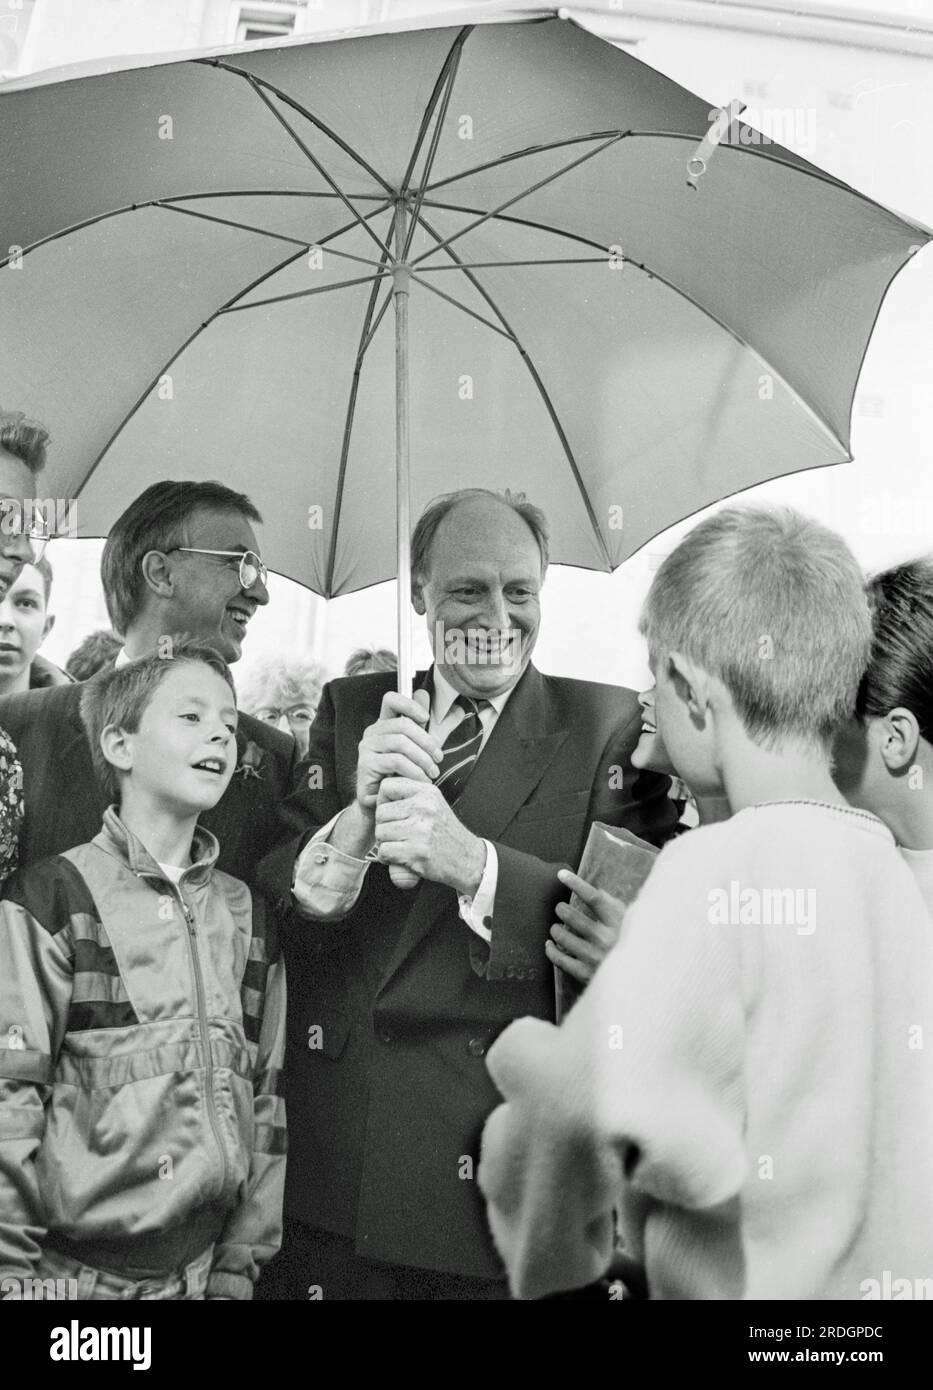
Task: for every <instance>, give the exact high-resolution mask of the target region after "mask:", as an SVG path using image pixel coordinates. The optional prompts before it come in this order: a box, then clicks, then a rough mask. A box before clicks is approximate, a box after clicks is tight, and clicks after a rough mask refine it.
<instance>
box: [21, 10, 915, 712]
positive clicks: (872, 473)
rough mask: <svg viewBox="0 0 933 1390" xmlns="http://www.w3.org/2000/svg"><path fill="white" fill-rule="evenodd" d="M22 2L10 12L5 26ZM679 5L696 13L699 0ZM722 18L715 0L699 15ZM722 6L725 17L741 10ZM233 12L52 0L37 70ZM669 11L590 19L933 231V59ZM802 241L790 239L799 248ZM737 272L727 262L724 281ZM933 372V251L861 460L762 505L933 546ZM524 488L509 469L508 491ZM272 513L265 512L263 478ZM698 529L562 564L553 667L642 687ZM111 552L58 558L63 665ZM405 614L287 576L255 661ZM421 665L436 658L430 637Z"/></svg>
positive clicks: (864, 403) (553, 579) (261, 624)
mask: <svg viewBox="0 0 933 1390" xmlns="http://www.w3.org/2000/svg"><path fill="white" fill-rule="evenodd" d="M5 3H6V0H0V13H2V11H3V8H4V4H5ZM763 3H770V4H772V5H773V4H774V3H775V0H763ZM258 7H259V6H258V4H257V6H256V7H255V8H258ZM452 8H458V7H455V6H451V5H446V6H445V5H444V4H443V3H433V4H432V3H431V0H428V3H427V4H424V5H419V4H418V0H404V3H398V4H393V3H391V0H385V2H384V3H371V4H367V3H366V0H351V2H350V3H341V2H340V0H321V5H320V6H319V7H318V6H316V5H315V4H313V3H312V4H311V5H309V6H307V7H304V8H303V9H302V11H301V12H300V26H301V28H302V29H304V30H311V29H323V28H328V29H329V28H337V27H340V26H342V25H345V24H353V23H358V22H360V21H361V20H363V19H365V18H366V17H367V15H368V16H369V17H370V18H371V19H372V20H378V19H379V18H380V17H382V18H390V17H396V16H401V15H403V14H412V13H418V12H421V13H427V12H436V13H438V15H439V16H442V15H443V13H444V11H445V9H446V10H447V11H449V10H450V9H452ZM512 8H514V6H513V7H512ZM673 8H676V9H677V10H678V11H679V12H687V13H689V7H688V6H686V5H683V4H681V5H679V6H674V7H673ZM711 8H712V7H711V6H709V5H706V6H703V5H699V6H698V7H697V13H698V14H699V13H701V11H702V12H708V11H709V10H710V9H711ZM715 8H716V10H717V11H718V12H720V13H722V12H725V11H726V10H727V9H728V6H727V5H726V4H719V5H718V6H717V7H715ZM798 8H799V9H800V10H803V11H806V10H807V9H810V10H811V11H812V12H814V13H817V12H821V13H822V12H826V11H827V10H830V9H832V8H833V6H832V5H830V4H828V3H825V0H824V3H817V0H813V3H812V5H810V6H807V5H806V4H804V3H801V4H799V5H798ZM838 8H840V9H846V10H848V11H850V12H852V13H856V12H857V11H859V10H862V11H864V12H866V13H867V14H868V15H869V16H872V17H877V16H879V15H881V14H882V13H885V12H886V13H889V14H891V15H892V16H894V15H900V16H901V17H902V22H903V24H904V26H909V25H910V24H911V23H912V22H913V23H926V24H927V26H929V25H930V23H931V21H933V0H896V3H889V4H885V3H882V0H846V3H845V5H840V6H839V7H838ZM232 9H233V6H232V4H231V3H230V0H36V5H35V10H34V12H33V14H32V22H31V24H30V26H29V31H28V34H27V36H26V41H25V44H24V47H23V55H22V56H23V67H25V68H27V69H29V70H34V69H37V68H40V67H48V66H55V65H58V64H61V63H65V62H72V61H76V60H84V59H87V58H90V57H96V56H101V55H104V54H114V53H121V52H123V53H133V52H143V51H154V50H162V49H168V50H173V49H178V48H183V47H186V46H192V45H215V44H220V43H225V42H229V41H230V37H231V30H230V24H231V22H233V21H232V20H231V11H232ZM662 11H664V12H665V13H666V14H668V15H670V13H671V11H672V6H671V3H670V0H656V3H655V4H654V5H652V0H631V3H627V0H617V3H615V4H613V5H604V6H591V7H588V8H587V9H586V10H585V11H580V12H575V13H579V15H580V18H581V20H582V22H585V23H587V24H588V26H589V27H591V28H594V29H599V28H600V27H601V26H602V27H605V26H607V25H611V26H612V27H613V32H615V33H616V34H617V35H620V34H624V36H625V37H626V38H629V37H637V38H639V39H640V42H639V44H638V46H637V47H636V49H635V50H634V51H635V52H636V54H637V56H638V57H640V58H641V59H642V60H643V61H645V62H647V63H649V64H650V65H651V66H653V67H655V68H657V69H659V70H660V71H662V72H664V73H666V74H667V75H668V76H670V77H672V78H674V79H675V80H676V81H678V82H680V83H682V84H683V85H684V86H686V87H689V88H691V89H692V90H694V91H696V92H697V93H699V94H700V95H702V96H704V97H705V98H707V99H708V100H709V101H710V104H711V106H713V105H721V104H727V103H728V102H729V101H730V100H731V99H732V98H733V97H738V98H740V99H741V100H743V101H744V102H745V103H746V104H747V106H748V107H749V111H748V112H747V113H746V115H745V117H744V118H743V119H746V120H749V121H750V123H752V124H754V123H755V122H754V119H753V116H752V112H753V110H757V111H761V112H762V113H763V114H764V113H765V112H767V111H769V110H773V109H775V108H777V109H780V110H782V111H786V110H789V111H793V112H795V113H799V117H798V119H797V138H796V139H795V138H794V137H793V136H792V135H791V134H790V133H789V132H788V133H787V134H782V135H781V139H782V140H783V142H784V143H786V144H789V145H791V146H793V147H795V148H798V149H799V150H800V153H802V154H804V155H805V156H806V157H807V158H809V159H811V160H813V161H814V162H815V163H816V164H818V165H821V166H822V167H824V168H825V169H827V170H828V171H830V172H831V173H833V174H836V175H838V176H841V177H842V178H844V179H846V180H847V181H848V182H850V183H852V184H853V185H854V186H855V187H856V188H858V189H860V190H861V191H862V192H864V193H866V194H868V195H869V196H871V197H873V198H876V199H878V200H879V201H880V202H882V203H885V204H887V205H889V206H891V207H893V208H894V209H896V210H897V211H899V212H903V213H905V214H907V215H909V216H911V217H914V218H916V219H918V220H920V221H922V222H925V223H926V224H928V225H933V179H931V176H930V160H929V152H928V144H927V136H928V132H929V131H930V130H931V129H933V63H931V60H930V59H929V58H924V57H920V56H908V55H906V54H899V53H896V52H891V51H881V50H873V49H871V48H865V47H856V46H848V47H847V46H838V45H834V44H831V43H825V42H816V41H813V40H809V39H808V40H801V39H798V38H794V37H789V36H788V35H789V34H791V33H792V31H793V27H794V21H793V19H791V18H787V17H783V18H782V17H781V16H780V15H778V14H776V15H775V20H774V28H773V30H772V31H771V32H770V33H755V32H742V31H739V30H732V29H727V28H723V27H716V28H711V27H703V26H701V25H699V24H690V23H683V22H672V21H670V20H669V19H664V20H660V19H658V18H654V17H652V15H653V14H654V13H655V12H656V13H658V14H660V13H661V12H662ZM893 32H895V31H894V30H891V31H889V35H890V33H893ZM782 34H783V36H782ZM798 234H799V232H798V229H797V228H794V227H788V229H787V235H788V236H795V235H798ZM710 254H711V255H715V254H716V248H714V247H713V248H710ZM728 273H729V267H728V265H725V264H724V265H723V274H728ZM931 369H933V249H931V250H927V251H926V252H924V253H922V254H921V255H920V256H918V257H917V258H915V260H914V261H913V262H912V263H911V264H910V265H909V266H908V267H907V268H906V269H905V270H904V271H903V273H902V274H901V276H900V277H899V279H898V281H897V282H896V283H895V285H894V287H893V288H892V290H891V292H890V293H889V295H888V298H887V301H886V303H885V305H884V308H883V311H882V314H881V317H880V319H879V323H878V326H877V328H876V332H875V336H874V339H873V341H872V345H871V347H870V349H869V353H868V356H867V358H866V362H865V366H864V369H863V373H862V378H861V382H860V389H859V395H858V397H857V401H856V411H855V422H854V446H853V447H854V453H855V458H856V461H855V463H853V464H849V465H843V466H839V467H836V468H829V469H823V470H820V471H819V472H817V473H809V474H804V475H800V476H796V477H792V478H787V479H782V480H778V481H776V482H773V483H769V484H765V485H764V486H763V487H760V488H758V489H755V490H754V492H753V493H752V494H749V495H751V496H756V497H760V498H764V499H773V500H780V501H786V502H788V503H790V504H792V505H795V506H798V507H800V508H802V509H803V510H806V511H808V512H810V513H811V514H813V515H815V516H817V517H820V518H821V519H823V520H824V521H827V522H828V523H830V524H832V525H834V526H836V527H837V528H838V529H839V530H840V531H842V533H843V534H844V535H845V536H846V537H847V539H848V540H849V542H850V544H851V545H852V546H853V548H854V550H855V551H856V554H857V555H858V556H859V558H860V559H861V561H862V562H863V563H864V564H865V566H866V567H869V568H878V567H881V566H883V565H886V564H889V563H893V562H894V561H896V560H898V559H901V558H906V557H908V556H911V555H914V554H918V553H921V552H925V551H933V486H931V476H933V474H931V465H933V446H931V440H933V389H931V380H933V370H931ZM5 404H8V405H10V406H14V405H15V403H14V402H5ZM508 481H509V479H508V476H507V475H506V474H503V477H502V484H503V486H506V485H507V484H508ZM256 500H257V502H258V503H259V505H260V508H261V495H260V488H259V480H257V496H256ZM684 529H685V527H683V526H682V527H679V528H674V530H673V531H670V532H667V533H665V534H664V535H663V536H661V537H659V538H658V539H657V540H656V541H655V542H654V543H653V544H651V545H649V546H648V547H646V549H645V550H644V551H642V552H641V553H640V554H638V555H636V556H635V557H633V559H632V560H630V561H628V562H627V563H626V564H625V565H624V566H623V567H622V568H621V569H620V570H619V571H617V572H616V574H615V575H613V576H611V577H610V576H605V575H591V574H586V573H583V572H580V571H573V570H568V569H560V568H555V569H553V570H552V572H551V574H550V576H549V578H548V581H547V585H546V589H545V618H544V624H543V628H542V633H541V638H540V641H539V647H538V656H537V660H538V664H539V665H540V666H541V667H542V668H543V669H545V670H549V671H552V672H555V673H557V674H565V675H579V676H585V677H588V678H590V679H595V680H605V681H621V682H623V683H625V684H630V685H636V686H637V685H639V684H642V683H643V682H644V681H645V678H646V673H645V669H644V657H643V652H642V650H641V646H640V642H639V639H638V638H637V635H636V634H635V619H636V615H637V611H638V607H639V604H640V602H641V599H642V596H643V594H644V592H645V590H646V588H647V585H648V583H649V582H650V576H651V572H652V569H653V568H654V567H656V565H657V562H658V558H659V557H660V556H662V555H663V554H664V553H666V551H667V550H668V549H669V548H670V547H671V545H672V544H674V543H675V541H676V539H677V537H678V536H679V534H681V533H682V531H683V530H684ZM99 550H100V545H99V543H98V542H93V541H60V542H56V543H55V544H53V546H52V548H51V551H50V558H51V559H52V563H53V565H54V566H55V570H56V588H55V594H54V604H53V606H54V607H55V609H56V610H57V612H58V625H57V628H56V630H55V631H54V632H53V634H52V636H51V638H50V639H49V641H48V643H47V646H46V649H45V650H46V651H47V653H48V655H50V656H51V657H52V658H53V660H64V658H65V656H66V655H67V653H68V651H69V650H70V649H71V647H72V646H73V645H74V644H75V642H76V641H77V640H78V639H79V638H80V637H81V636H83V635H84V633H86V632H87V631H89V630H91V629H92V628H93V627H95V626H99V625H101V623H102V622H104V621H105V615H104V609H103V603H102V596H101V594H100V591H99V585H98V583H97V579H96V567H97V560H98V556H99ZM394 602H395V599H394V586H393V585H381V586H379V587H378V588H376V589H371V590H367V591H366V592H364V593H361V594H355V595H350V596H348V597H346V598H343V599H338V600H336V601H334V602H333V603H332V604H330V605H329V606H327V605H324V604H323V603H322V602H321V601H320V600H317V599H316V598H314V597H313V596H312V595H309V594H308V593H307V592H306V591H304V590H301V589H300V588H299V587H298V586H297V585H294V584H292V583H291V582H290V581H288V580H285V579H282V580H279V581H277V582H276V583H275V585H274V587H273V601H272V603H270V605H269V607H268V608H267V609H266V610H265V611H264V612H262V613H261V614H260V615H258V616H257V618H256V619H254V621H253V624H252V628H251V632H250V636H249V639H248V647H247V651H248V653H249V657H248V658H247V660H249V659H256V658H260V657H261V656H262V655H264V654H266V653H271V652H273V651H282V650H285V649H288V648H290V647H301V648H303V649H311V650H314V651H315V653H316V654H317V655H318V656H319V657H321V658H323V660H324V661H325V663H326V664H327V666H328V667H329V669H330V670H331V672H333V673H336V672H338V671H339V670H340V669H341V667H342V664H343V661H344V659H345V657H346V655H347V654H348V652H349V651H350V650H351V649H352V648H353V647H354V646H357V645H361V644H375V645H386V646H391V647H394V646H395V645H396V639H395V628H394ZM607 616H608V618H609V621H608V622H607ZM418 652H419V656H420V657H421V658H423V659H427V656H428V648H427V643H426V639H425V638H424V637H423V636H422V635H420V634H419V649H418Z"/></svg>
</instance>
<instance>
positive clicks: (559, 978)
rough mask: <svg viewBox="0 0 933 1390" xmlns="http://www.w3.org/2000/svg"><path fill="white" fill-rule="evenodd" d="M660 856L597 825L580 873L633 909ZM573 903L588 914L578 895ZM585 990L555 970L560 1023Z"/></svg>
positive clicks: (615, 828) (624, 832) (635, 837)
mask: <svg viewBox="0 0 933 1390" xmlns="http://www.w3.org/2000/svg"><path fill="white" fill-rule="evenodd" d="M657 854H658V851H657V850H656V849H655V847H654V845H649V844H648V841H647V840H642V839H641V838H640V837H639V836H638V835H633V834H632V832H631V831H630V830H622V829H619V827H618V826H615V825H604V824H603V822H602V821H594V822H593V824H592V825H591V826H590V833H589V837H588V838H587V842H586V845H585V846H584V849H583V857H582V858H581V860H580V867H579V868H578V869H577V873H578V874H579V876H580V878H585V879H586V881H587V883H592V885H593V887H594V888H602V889H604V891H605V892H607V893H611V894H612V896H613V897H614V898H618V899H619V901H620V902H622V903H624V904H625V906H626V907H630V906H631V904H632V903H633V902H634V901H635V899H636V898H637V897H638V893H639V891H640V889H641V886H642V884H643V883H644V881H645V879H646V878H647V877H648V875H649V874H650V873H651V870H652V868H653V866H654V861H655V858H656V857H657ZM570 902H571V905H572V906H573V907H579V908H581V909H582V910H583V911H584V912H585V911H586V910H587V909H586V907H585V906H584V904H583V902H582V900H581V899H580V898H578V897H577V895H576V893H573V894H572V895H571V898H570ZM585 988H586V986H585V985H581V984H580V983H579V982H578V981H577V980H575V979H574V978H573V977H572V976H571V975H567V974H566V973H565V972H564V971H563V970H561V968H560V966H559V965H555V966H554V996H555V1001H556V1008H557V1014H556V1017H557V1022H558V1023H560V1021H561V1019H563V1018H564V1017H565V1016H566V1014H567V1013H568V1011H569V1009H570V1008H571V1006H572V1005H573V1004H575V1003H576V1001H577V1000H578V999H579V997H580V995H581V994H582V993H583V991H584V989H585Z"/></svg>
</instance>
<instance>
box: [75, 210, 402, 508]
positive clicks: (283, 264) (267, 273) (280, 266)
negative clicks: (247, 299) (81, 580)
mask: <svg viewBox="0 0 933 1390" xmlns="http://www.w3.org/2000/svg"><path fill="white" fill-rule="evenodd" d="M386 206H387V205H386V204H383V206H382V207H381V208H374V209H373V211H372V213H370V214H368V215H369V216H371V217H376V216H378V215H379V213H380V212H384V211H385V209H386ZM350 225H352V224H350ZM348 230H349V226H346V227H339V228H337V230H336V231H333V232H329V233H328V235H327V236H326V237H323V238H322V239H321V241H320V242H319V243H318V245H324V244H325V243H326V242H327V241H329V240H330V239H331V237H335V236H340V235H341V233H342V232H345V231H348ZM305 250H306V248H305V247H302V249H301V250H300V251H296V252H295V254H294V255H293V256H286V258H285V260H284V261H279V262H278V263H277V264H276V265H274V266H272V267H271V269H270V270H264V271H263V272H262V274H261V275H257V276H256V278H255V280H252V281H251V282H250V283H249V284H248V285H246V286H245V287H244V288H243V289H242V290H238V291H237V293H236V294H235V295H232V296H231V298H230V299H228V300H227V302H226V304H222V305H221V307H220V308H219V309H215V311H214V313H213V314H210V315H208V317H207V318H206V319H205V320H204V322H203V323H201V324H199V325H198V327H197V328H196V329H195V330H194V332H193V333H190V334H189V336H188V337H187V338H186V339H185V341H184V342H183V343H182V344H181V346H180V347H179V348H177V349H176V351H175V352H173V353H172V355H171V356H170V357H169V358H168V360H167V361H165V362H164V363H163V364H162V366H161V367H160V368H159V370H158V371H157V372H156V374H155V376H154V377H153V378H152V380H151V381H150V382H149V384H148V386H147V387H146V389H145V391H143V392H142V394H141V395H140V396H139V397H138V399H137V400H136V402H135V404H134V405H132V406H131V407H130V409H129V410H128V411H127V413H126V414H125V415H124V417H123V419H122V420H121V421H120V423H119V424H118V425H117V427H116V429H115V430H114V431H113V433H112V434H111V436H110V438H109V439H108V440H107V442H106V444H105V445H104V447H103V448H102V449H101V450H100V452H99V453H98V455H97V457H96V458H95V459H94V461H93V463H91V465H90V467H89V468H88V470H87V472H86V473H85V475H84V477H83V478H82V479H81V481H80V483H79V484H78V486H77V487H76V488H75V496H76V497H77V496H78V495H79V494H80V493H81V492H82V491H83V489H84V488H86V487H87V485H88V483H89V482H90V480H91V478H92V477H93V475H94V473H95V472H96V471H97V468H98V466H99V464H100V462H101V460H102V459H103V458H104V456H105V455H106V453H107V451H108V449H109V448H110V446H111V445H112V444H113V442H114V440H115V439H116V438H117V437H118V436H119V435H120V434H122V432H123V431H124V430H125V429H126V426H127V425H128V424H129V422H130V420H132V418H133V416H134V415H135V414H136V412H137V411H138V410H139V408H140V406H141V405H142V404H143V401H144V400H145V399H146V397H147V396H148V395H149V393H150V391H152V389H153V388H154V387H155V386H157V385H158V383H159V381H160V380H161V378H162V377H163V376H164V374H165V373H166V372H167V371H168V369H169V367H171V365H172V363H173V362H177V361H178V358H179V357H180V356H181V355H182V353H183V352H184V351H185V350H186V349H187V348H188V347H190V345H191V344H192V343H193V342H194V340H195V338H197V337H198V336H199V335H200V334H201V333H203V332H204V330H205V328H208V327H209V326H210V325H211V324H212V323H213V322H214V320H215V319H216V318H217V317H218V316H219V315H220V314H221V313H223V312H224V310H225V309H229V308H230V307H231V306H232V305H234V304H235V303H236V302H237V300H238V299H242V298H243V297H244V295H247V294H250V293H251V292H252V291H253V290H254V289H255V288H256V286H257V285H261V284H262V283H263V282H264V281H265V280H271V278H272V276H273V275H277V274H278V273H279V271H280V270H285V269H286V268H287V267H288V266H290V265H294V263H295V261H297V260H298V259H299V258H300V257H301V256H303V255H304V254H305Z"/></svg>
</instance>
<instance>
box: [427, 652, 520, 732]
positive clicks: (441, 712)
mask: <svg viewBox="0 0 933 1390" xmlns="http://www.w3.org/2000/svg"><path fill="white" fill-rule="evenodd" d="M514 689H515V686H514V685H513V686H512V689H511V690H506V691H505V693H504V694H503V695H494V696H491V697H489V703H490V704H491V705H492V707H493V709H494V710H495V711H496V716H497V717H498V716H499V715H500V714H501V713H502V711H503V710H504V709H505V705H506V701H507V700H508V698H509V696H510V695H511V694H512V690H514ZM459 693H460V692H459V691H458V690H454V688H453V686H452V685H451V683H450V681H449V680H448V679H447V677H446V676H445V675H444V674H443V672H441V671H440V670H439V668H438V666H437V664H436V663H435V666H434V694H433V696H432V697H431V718H432V719H433V720H434V722H435V723H437V724H440V722H441V721H442V720H444V719H446V718H447V716H448V714H449V713H450V711H451V708H452V706H453V703H454V700H456V698H457V696H458V695H459Z"/></svg>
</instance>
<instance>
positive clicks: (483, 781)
mask: <svg viewBox="0 0 933 1390" xmlns="http://www.w3.org/2000/svg"><path fill="white" fill-rule="evenodd" d="M560 722H561V721H560V719H559V717H558V716H557V713H556V711H555V710H554V708H553V702H552V701H551V700H550V699H549V698H548V694H547V689H546V687H545V684H544V681H543V679H542V677H541V674H540V672H538V671H536V670H535V668H534V667H533V666H529V667H528V669H527V671H526V672H525V674H524V676H523V677H522V679H521V680H520V681H519V683H518V685H517V686H516V688H515V691H514V693H513V694H512V696H511V697H510V699H509V701H508V703H507V704H506V706H505V709H504V710H503V711H502V713H501V715H500V716H499V718H498V720H497V721H496V725H495V728H494V729H493V731H492V733H491V734H490V735H489V738H488V739H487V741H486V744H485V746H484V748H483V751H482V753H481V754H480V756H479V759H478V761H477V764H476V767H475V769H474V770H473V773H472V774H471V776H470V779H469V781H468V782H467V784H466V787H465V788H464V790H463V794H462V796H461V797H460V800H459V802H458V803H457V808H456V809H457V815H458V817H459V818H460V820H461V821H462V822H463V824H464V825H465V826H466V827H467V829H468V830H472V832H473V834H474V835H480V836H482V837H483V839H486V840H496V839H499V838H501V836H502V833H503V831H504V830H505V829H506V828H507V826H508V825H509V823H510V821H511V820H512V819H513V818H514V816H515V813H516V812H517V811H518V810H520V809H521V807H522V806H523V805H524V804H525V802H526V801H527V800H528V797H529V796H530V795H531V793H532V792H533V791H534V789H535V787H536V786H537V785H538V783H539V782H540V781H541V778H542V777H543V776H544V774H545V772H546V771H547V769H548V767H549V766H550V765H551V763H552V762H553V760H554V758H555V757H556V755H557V752H558V749H559V748H560V747H561V745H562V744H563V743H564V741H565V740H566V738H567V737H568V735H569V733H570V730H569V728H562V727H558V726H559V725H560ZM413 896H414V902H413V903H412V906H411V911H410V912H409V913H408V916H407V918H406V919H405V922H404V924H403V926H402V930H401V932H400V934H399V938H398V941H397V942H396V945H395V949H394V951H393V953H392V956H391V958H390V960H389V963H388V966H387V967H386V971H385V975H384V976H383V988H384V987H385V985H386V983H387V982H388V980H389V979H390V977H391V976H392V975H393V974H394V973H395V971H396V970H398V968H399V966H400V965H401V964H402V962H403V961H404V960H405V959H406V957H407V956H408V955H410V954H411V952H412V951H413V950H414V949H415V947H416V946H417V945H418V943H419V942H420V941H421V940H422V939H423V938H424V937H425V936H426V935H427V933H428V932H429V931H430V930H431V928H432V926H433V925H434V923H435V922H436V921H437V920H438V918H439V917H441V916H443V915H444V914H445V913H449V912H450V910H451V901H452V899H451V890H450V889H449V888H447V887H445V886H444V885H443V884H440V883H422V884H421V885H420V887H418V888H416V889H414V890H413ZM464 930H465V931H469V928H468V927H467V926H466V924H465V923H464Z"/></svg>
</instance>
